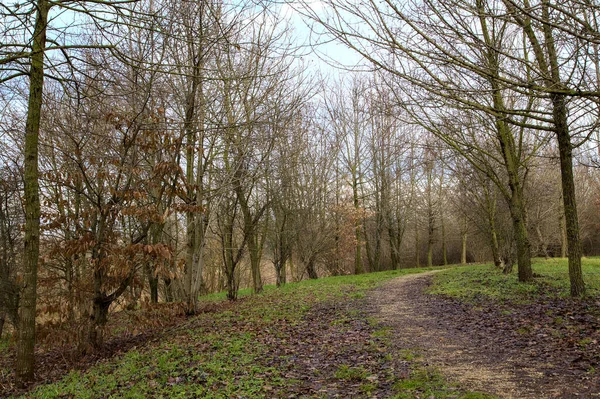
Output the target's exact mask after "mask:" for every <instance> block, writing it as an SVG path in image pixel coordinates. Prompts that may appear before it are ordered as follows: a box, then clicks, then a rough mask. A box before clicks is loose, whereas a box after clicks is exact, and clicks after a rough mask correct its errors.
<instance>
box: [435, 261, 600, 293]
mask: <svg viewBox="0 0 600 399" xmlns="http://www.w3.org/2000/svg"><path fill="white" fill-rule="evenodd" d="M532 268H533V271H534V273H535V275H536V277H535V278H534V281H533V282H530V283H522V282H520V281H518V274H517V270H516V269H517V268H516V267H515V270H514V272H513V273H511V274H509V275H505V274H502V272H501V271H499V270H498V269H496V268H495V267H494V266H493V265H489V264H488V265H473V266H464V267H456V268H451V269H448V270H445V271H444V272H442V273H438V274H437V275H436V276H435V278H434V284H433V285H432V286H431V287H430V289H429V292H430V293H432V294H442V295H448V296H452V297H457V298H461V299H463V300H466V301H468V302H477V300H478V299H493V300H498V301H511V302H518V303H528V302H530V301H532V300H533V299H535V298H536V297H539V296H540V295H549V296H551V297H567V296H569V290H570V288H569V272H568V264H567V259H558V258H554V259H534V260H533V264H532ZM582 269H583V278H584V281H585V283H586V294H587V295H588V296H594V297H596V296H600V258H584V259H583V260H582Z"/></svg>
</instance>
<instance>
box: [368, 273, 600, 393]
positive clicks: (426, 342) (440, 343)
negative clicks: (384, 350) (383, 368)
mask: <svg viewBox="0 0 600 399" xmlns="http://www.w3.org/2000/svg"><path fill="white" fill-rule="evenodd" d="M433 273H434V272H428V273H422V274H415V275H409V276H406V277H400V278H396V279H394V280H391V281H390V282H388V283H386V284H384V285H383V286H381V287H380V288H378V289H376V290H374V291H372V292H371V294H370V295H371V297H370V299H371V300H370V301H369V302H370V303H371V304H372V305H373V312H374V314H373V315H374V316H375V317H376V318H378V319H379V320H381V321H382V322H383V323H384V324H386V325H388V326H390V327H392V328H393V329H394V330H395V334H394V336H395V338H394V340H395V342H396V344H397V346H398V347H399V348H410V349H416V350H417V351H419V352H420V353H421V354H422V355H423V361H425V362H426V363H427V364H431V365H433V366H435V367H436V368H438V369H439V370H440V371H442V373H443V374H445V375H446V376H447V377H448V378H449V379H450V380H454V381H457V382H459V383H460V384H461V385H462V386H465V387H466V388H469V389H472V390H475V391H480V392H487V393H491V394H495V395H498V396H499V397H501V398H507V399H508V398H511V399H512V398H526V399H529V398H532V399H533V398H535V399H541V398H575V397H577V398H582V397H586V398H596V397H598V396H595V395H594V394H591V395H589V396H588V395H585V394H584V395H578V394H575V393H574V392H573V391H572V390H573V388H575V389H577V386H575V387H565V385H564V383H568V381H561V380H560V379H559V378H553V377H550V378H549V377H548V375H546V374H545V373H544V372H543V371H542V370H544V364H542V363H541V362H540V361H536V360H535V359H531V358H530V357H527V356H526V355H523V356H520V355H519V354H518V351H514V350H504V348H502V347H494V346H491V345H485V344H484V343H482V342H481V337H479V339H477V338H475V337H474V336H476V335H477V333H476V331H465V330H466V329H465V328H461V325H460V324H458V325H457V323H455V322H453V320H460V319H461V316H462V318H463V319H464V314H463V315H455V316H456V317H453V315H452V314H450V313H452V312H459V313H460V312H464V311H465V310H464V309H460V308H458V309H456V308H453V309H446V310H444V309H440V304H439V302H440V298H437V297H434V296H430V295H426V294H424V292H423V291H424V289H425V288H426V286H427V285H428V284H430V283H431V279H432V276H433ZM470 327H472V326H470Z"/></svg>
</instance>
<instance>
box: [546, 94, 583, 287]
mask: <svg viewBox="0 0 600 399" xmlns="http://www.w3.org/2000/svg"><path fill="white" fill-rule="evenodd" d="M552 105H553V116H554V122H555V126H556V137H557V139H558V150H559V154H560V172H561V174H560V175H561V181H562V197H563V207H564V211H565V226H566V231H567V245H568V257H569V279H570V281H571V296H573V297H576V296H581V295H583V294H584V293H585V284H584V282H583V274H582V271H581V252H582V251H581V242H580V240H579V221H578V219H577V203H576V201H575V182H574V179H573V148H572V145H571V136H570V134H569V126H568V124H567V108H566V105H565V98H564V96H562V95H558V94H554V95H552Z"/></svg>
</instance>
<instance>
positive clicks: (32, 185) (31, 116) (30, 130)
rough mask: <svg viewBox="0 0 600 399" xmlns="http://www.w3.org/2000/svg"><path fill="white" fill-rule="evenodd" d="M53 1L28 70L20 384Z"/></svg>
mask: <svg viewBox="0 0 600 399" xmlns="http://www.w3.org/2000/svg"><path fill="white" fill-rule="evenodd" d="M50 6H51V5H50V3H49V2H48V1H46V0H39V1H38V2H37V14H36V21H35V28H34V32H33V46H32V52H31V54H32V55H31V68H30V71H29V101H28V105H27V121H26V123H25V154H24V155H25V163H24V179H23V180H24V184H25V246H24V254H23V289H22V291H21V309H20V314H19V328H18V330H19V332H18V341H17V358H16V363H15V374H16V379H17V386H19V387H24V386H26V385H27V384H28V383H29V382H31V381H33V378H34V368H35V353H34V350H35V315H36V301H37V291H36V288H37V268H38V258H39V251H40V198H39V180H38V179H39V171H38V141H39V132H40V119H41V111H42V101H43V90H44V52H45V49H46V29H47V24H48V11H49V10H50Z"/></svg>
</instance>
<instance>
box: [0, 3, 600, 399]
mask: <svg viewBox="0 0 600 399" xmlns="http://www.w3.org/2000/svg"><path fill="white" fill-rule="evenodd" d="M0 31H1V33H0V135H1V137H2V139H1V140H0V337H1V342H2V343H3V344H2V345H4V342H8V343H9V344H8V347H10V348H11V351H12V350H14V358H12V357H11V358H10V359H11V360H10V364H11V367H12V369H13V370H14V371H10V372H12V373H14V380H15V381H16V382H15V386H17V387H18V388H19V389H20V388H24V387H27V386H28V385H30V384H31V383H32V382H33V381H34V380H35V376H34V372H35V367H36V358H39V351H37V352H36V345H37V346H38V347H39V345H41V343H44V342H45V343H46V344H47V343H48V342H53V344H60V345H69V346H70V347H72V348H73V350H74V351H75V352H74V353H77V354H78V355H77V356H87V355H90V354H94V353H98V352H99V351H102V350H103V348H106V346H107V344H108V343H110V340H111V334H109V333H108V330H109V328H108V327H107V326H108V324H109V323H110V322H111V320H113V319H119V317H120V315H121V314H122V313H123V312H127V311H133V310H136V309H146V310H148V309H151V310H155V311H157V312H163V313H160V314H159V316H156V317H157V319H161V318H164V319H165V320H164V321H156V320H155V321H153V323H157V324H156V326H157V328H160V326H162V324H161V323H163V322H166V320H167V319H169V318H174V319H177V320H178V319H179V318H181V317H192V316H194V315H198V314H203V312H204V311H205V307H206V306H205V303H206V302H205V300H204V299H203V298H205V297H210V295H214V294H216V293H219V292H225V293H226V298H227V299H228V300H230V301H235V300H236V299H238V294H239V292H240V291H241V290H242V291H244V292H245V291H248V290H250V291H251V292H252V293H254V294H256V295H258V294H260V293H261V292H263V290H264V287H265V286H267V285H275V286H276V287H281V288H282V289H283V287H284V286H285V285H289V284H290V283H296V282H301V281H303V280H313V279H320V278H322V277H328V276H346V275H362V274H365V273H372V272H384V271H388V272H389V271H392V273H400V272H402V273H404V272H405V271H406V270H405V269H414V268H422V267H430V268H431V267H435V266H448V265H455V264H461V265H467V264H474V263H491V264H493V265H494V268H495V269H497V271H498V273H499V274H500V275H506V279H508V278H509V276H511V274H512V273H513V269H514V272H515V273H516V276H517V277H516V279H515V280H514V283H513V284H514V285H515V286H516V285H517V284H521V283H532V282H534V281H535V279H536V277H538V276H539V273H541V272H540V271H539V270H537V269H536V259H539V258H542V259H546V260H551V258H565V259H567V260H565V262H564V263H562V264H561V265H562V266H560V267H564V270H565V272H567V271H568V289H567V291H568V294H569V295H570V296H571V297H572V298H574V299H573V300H576V299H577V298H579V299H581V298H583V299H585V298H589V297H590V296H592V297H594V298H595V296H596V295H598V292H597V289H596V288H593V289H592V290H589V289H588V290H587V292H586V286H587V284H588V283H589V280H588V278H590V276H592V277H591V278H592V279H594V278H596V279H597V277H595V276H596V275H597V274H598V271H594V272H592V273H591V274H586V273H584V272H583V271H582V259H584V261H583V262H584V263H585V260H586V259H588V258H589V257H593V256H599V255H600V212H599V206H600V202H599V201H600V197H599V195H598V193H599V192H600V3H599V2H598V1H597V0H564V1H558V0H490V1H485V0H443V1H442V0H406V1H392V0H384V1H381V2H374V1H367V2H362V1H353V0H320V1H312V0H299V1H290V2H286V1H283V2H275V1H273V2H271V1H268V0H267V1H255V0H241V1H235V2H231V3H228V2H226V1H224V0H181V1H170V0H84V1H73V0H23V1H18V0H8V1H3V2H2V4H0ZM332 46H336V47H335V49H336V50H335V51H333V50H332V49H333V48H334V47H332ZM350 54H351V55H350ZM354 57H356V58H354ZM354 60H358V61H356V62H355V61H354ZM541 269H543V270H545V269H544V268H543V267H542V268H541ZM415 270H416V269H415ZM493 272H494V271H490V273H493ZM511 281H512V280H511ZM565 281H567V280H565ZM594 281H595V280H594ZM324 284H325V283H324ZM499 284H500V283H499ZM594 284H595V282H593V283H592V286H593V287H595V285H594ZM257 298H259V297H257ZM583 299H582V300H583ZM252 300H253V301H254V300H257V299H256V298H253V299H252ZM219 306H226V305H219ZM257 306H258V305H257ZM127 328H131V329H133V327H127ZM3 350H4V349H3ZM11 353H12V352H11ZM11 356H12V355H11ZM0 363H2V362H0ZM11 378H12V377H11ZM369 381H370V380H369ZM11 389H12V388H11ZM0 396H2V395H1V394H0ZM267 397H269V395H267ZM412 397H418V396H412ZM440 397H441V396H440Z"/></svg>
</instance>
